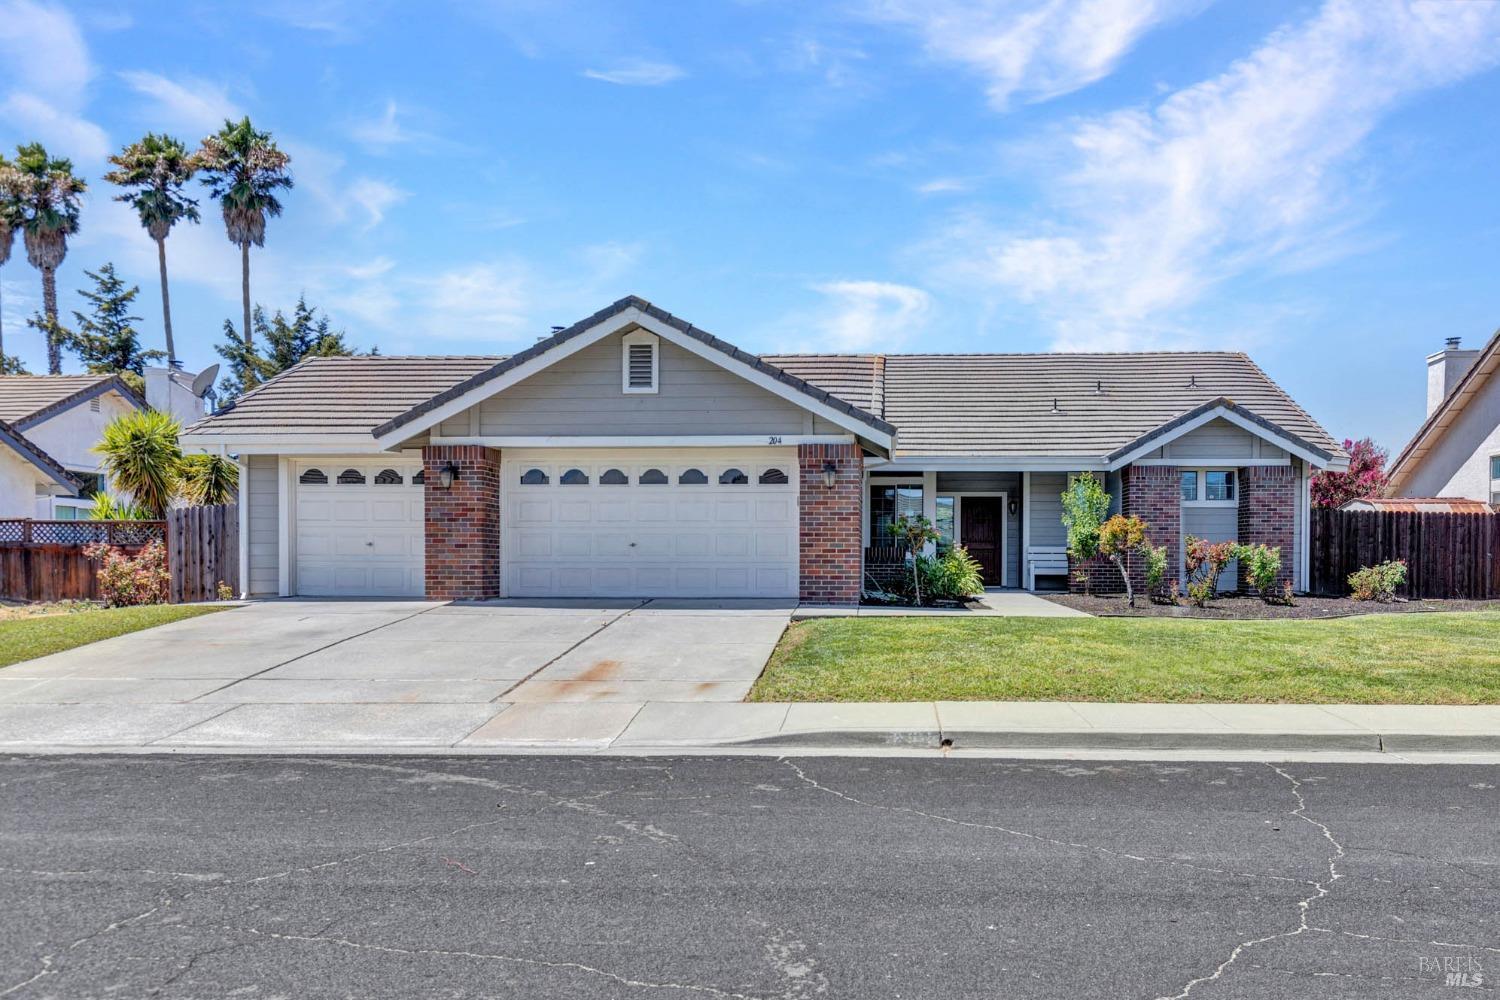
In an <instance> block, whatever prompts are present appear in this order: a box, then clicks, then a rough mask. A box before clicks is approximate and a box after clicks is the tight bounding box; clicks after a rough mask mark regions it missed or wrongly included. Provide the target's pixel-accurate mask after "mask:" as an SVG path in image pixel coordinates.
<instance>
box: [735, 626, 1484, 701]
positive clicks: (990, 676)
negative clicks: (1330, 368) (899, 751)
mask: <svg viewBox="0 0 1500 1000" xmlns="http://www.w3.org/2000/svg"><path fill="white" fill-rule="evenodd" d="M750 700H751V701H943V700H949V701H964V700H981V701H990V700H993V701H1165V702H1172V701H1178V702H1187V701H1208V702H1311V703H1316V702H1324V703H1335V702H1341V703H1350V704H1353V703H1358V704H1382V703H1407V704H1434V705H1478V704H1496V703H1500V612H1460V613H1452V614H1404V615H1394V614H1393V615H1368V616H1363V617H1357V618H1340V619H1333V620H1321V621H1227V622H1226V621H1188V620H1181V619H1175V620H1162V619H1149V618H1146V619H1140V618H1135V619H1132V618H1088V619H1083V618H1077V619H1061V620H1060V619H1049V618H987V619H970V620H967V621H955V620H953V619H950V618H884V619H877V618H831V619H822V620H817V621H810V622H799V623H797V624H794V625H793V626H792V627H791V629H789V630H788V631H787V633H786V635H785V636H784V637H783V638H782V640H781V645H780V646H778V647H777V649H776V652H775V654H774V655H773V656H772V657H771V662H770V664H769V665H768V666H767V667H766V670H765V673H764V674H762V675H761V678H760V680H759V681H757V682H756V685H755V688H754V690H752V691H751V693H750Z"/></svg>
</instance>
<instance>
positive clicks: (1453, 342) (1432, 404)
mask: <svg viewBox="0 0 1500 1000" xmlns="http://www.w3.org/2000/svg"><path fill="white" fill-rule="evenodd" d="M1458 345H1459V338H1457V337H1449V338H1448V339H1447V340H1446V341H1444V343H1443V349H1442V350H1441V351H1438V352H1437V353H1436V354H1432V355H1429V356H1428V358H1427V415H1428V416H1429V417H1430V416H1432V411H1433V410H1436V409H1437V408H1438V406H1439V404H1441V403H1442V401H1443V400H1445V399H1447V398H1448V393H1450V392H1452V391H1453V387H1454V386H1455V385H1458V380H1459V379H1461V378H1463V377H1464V374H1465V373H1466V372H1468V370H1469V369H1470V368H1471V367H1472V366H1473V364H1474V359H1475V358H1477V357H1479V352H1478V351H1476V350H1468V351H1465V350H1461V349H1460V348H1459V346H1458Z"/></svg>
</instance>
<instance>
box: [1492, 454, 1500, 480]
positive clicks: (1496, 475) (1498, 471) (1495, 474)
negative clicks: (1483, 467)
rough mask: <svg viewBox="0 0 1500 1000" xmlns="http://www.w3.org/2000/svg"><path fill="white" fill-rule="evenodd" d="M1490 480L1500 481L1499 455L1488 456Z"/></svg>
mask: <svg viewBox="0 0 1500 1000" xmlns="http://www.w3.org/2000/svg"><path fill="white" fill-rule="evenodd" d="M1490 479H1500V455H1491V456H1490Z"/></svg>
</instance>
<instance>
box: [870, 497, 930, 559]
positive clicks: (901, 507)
mask: <svg viewBox="0 0 1500 1000" xmlns="http://www.w3.org/2000/svg"><path fill="white" fill-rule="evenodd" d="M921 513H922V487H921V486H871V487H870V544H871V545H894V544H896V538H895V536H894V535H892V534H891V528H890V526H891V525H892V524H895V523H896V518H898V517H901V516H902V515H903V514H904V515H906V516H907V517H916V516H917V515H919V514H921Z"/></svg>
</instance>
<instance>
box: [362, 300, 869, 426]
mask: <svg viewBox="0 0 1500 1000" xmlns="http://www.w3.org/2000/svg"><path fill="white" fill-rule="evenodd" d="M630 327H639V328H640V329H643V330H647V331H649V332H651V333H654V334H656V335H657V336H658V337H660V338H662V339H663V340H667V341H669V342H671V343H673V344H675V345H677V346H678V347H681V348H682V349H683V350H685V351H688V352H690V353H692V354H696V355H698V356H699V357H700V358H703V359H704V360H705V361H709V362H712V363H713V364H715V365H718V366H719V367H720V368H723V369H725V370H726V371H730V372H733V373H734V374H736V375H739V376H740V377H741V378H743V379H745V381H747V382H750V383H752V384H754V385H757V386H760V387H761V388H762V389H765V390H767V391H768V392H771V393H773V394H774V395H777V396H780V397H781V398H782V399H785V400H787V401H788V402H790V403H792V404H793V405H795V406H799V407H801V408H802V409H804V410H807V411H808V412H810V413H813V414H815V415H817V416H820V417H822V418H823V419H825V420H827V421H829V422H831V423H834V424H837V425H838V426H840V427H843V428H845V429H847V430H849V431H850V432H852V433H853V434H855V435H857V436H858V437H861V438H864V439H865V440H868V441H871V442H873V443H874V444H875V445H877V446H878V447H881V448H884V449H886V450H887V451H889V450H890V449H891V448H892V447H894V446H895V438H894V436H893V435H890V434H886V433H885V432H884V431H880V430H877V429H876V428H874V427H871V426H870V425H869V424H866V423H865V422H864V421H862V420H858V419H856V418H854V417H851V416H850V415H849V414H847V413H845V412H843V411H842V410H839V409H837V408H835V407H832V406H829V405H828V404H826V403H823V402H821V401H819V400H816V399H814V398H812V397H811V396H808V395H807V394H806V393H804V392H802V391H801V390H799V389H795V388H793V387H792V386H789V385H787V384H786V383H784V382H782V381H780V380H779V379H776V378H773V377H772V376H769V375H767V374H765V373H764V372H760V371H757V370H756V369H755V368H753V367H751V366H750V365H748V364H745V363H744V362H742V361H739V360H737V359H735V358H733V357H730V356H729V355H727V354H725V353H724V352H723V351H720V350H717V349H715V348H712V347H709V346H708V345H707V344H703V343H700V342H699V341H697V340H695V339H694V338H692V337H689V336H687V335H686V334H683V333H681V332H679V331H678V330H675V329H673V328H672V327H671V326H670V325H669V324H666V323H662V322H660V321H659V320H657V319H656V318H655V317H653V316H650V315H648V314H647V313H644V312H642V311H641V310H640V309H638V308H636V307H635V306H631V307H630V308H628V309H625V310H623V311H621V312H619V313H616V314H614V315H612V316H610V317H608V318H606V319H604V320H601V321H600V322H599V323H597V324H595V325H594V326H592V327H590V328H589V329H587V330H585V331H584V332H582V333H580V334H578V335H577V336H575V337H570V338H569V339H567V340H565V341H563V342H562V343H560V344H555V345H553V347H552V348H550V349H549V350H547V351H546V352H544V353H542V354H539V355H537V356H536V357H534V358H531V359H529V360H527V361H525V362H523V363H521V364H519V365H517V366H516V367H514V368H512V369H510V370H509V371H507V372H505V373H503V374H501V375H499V376H497V377H495V378H492V379H490V380H489V381H487V382H484V383H483V384H481V385H478V386H475V387H474V388H473V389H471V390H469V391H468V392H466V393H464V394H462V395H460V396H458V397H456V398H454V399H450V400H449V401H448V402H446V403H443V404H442V405H441V406H437V407H434V408H433V409H431V410H428V411H427V412H426V413H423V414H422V415H421V416H418V417H416V418H415V419H413V420H410V421H408V422H407V423H404V424H402V425H401V426H400V427H397V428H396V429H394V430H392V431H389V432H387V433H386V434H384V435H381V436H380V437H378V438H376V443H377V444H378V445H380V446H382V447H389V446H390V445H392V444H398V443H400V442H401V441H405V440H408V439H410V438H413V437H416V436H417V435H419V434H421V433H422V432H423V431H427V430H430V429H431V428H433V427H436V426H438V425H439V424H441V423H442V422H443V421H444V420H447V419H449V418H451V417H454V416H457V415H458V414H460V413H462V412H463V411H465V410H467V409H468V408H469V407H471V406H474V405H476V404H477V403H480V402H483V401H484V400H486V399H489V398H491V397H493V396H495V395H498V394H499V393H501V392H504V391H505V390H506V389H508V388H510V387H511V386H513V385H515V384H516V383H517V382H521V381H523V380H525V379H527V378H530V377H531V376H532V375H535V374H536V373H537V372H539V371H542V370H544V369H546V368H550V367H552V366H553V365H555V364H557V363H558V362H559V361H562V360H564V359H565V358H569V357H571V356H573V355H574V354H577V353H578V352H579V351H581V350H583V349H584V348H587V347H590V346H592V345H593V344H596V343H598V342H599V341H601V340H603V339H604V338H606V337H609V336H612V335H614V334H616V333H619V332H620V331H622V330H625V329H628V328H630ZM762 443H764V442H762Z"/></svg>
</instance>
